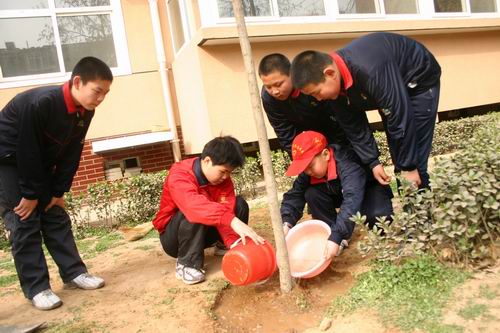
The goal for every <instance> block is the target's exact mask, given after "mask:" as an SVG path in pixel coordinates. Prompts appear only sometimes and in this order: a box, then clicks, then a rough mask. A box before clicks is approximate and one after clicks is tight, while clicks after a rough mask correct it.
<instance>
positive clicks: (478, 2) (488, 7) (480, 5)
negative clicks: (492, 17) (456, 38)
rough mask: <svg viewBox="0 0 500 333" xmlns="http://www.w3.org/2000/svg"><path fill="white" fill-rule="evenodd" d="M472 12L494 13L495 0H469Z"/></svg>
mask: <svg viewBox="0 0 500 333" xmlns="http://www.w3.org/2000/svg"><path fill="white" fill-rule="evenodd" d="M470 11H471V12H472V13H495V12H496V11H497V5H496V1H495V0H470Z"/></svg>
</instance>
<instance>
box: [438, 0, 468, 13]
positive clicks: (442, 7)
mask: <svg viewBox="0 0 500 333" xmlns="http://www.w3.org/2000/svg"><path fill="white" fill-rule="evenodd" d="M434 10H435V12H436V13H461V12H464V11H465V4H464V0H434Z"/></svg>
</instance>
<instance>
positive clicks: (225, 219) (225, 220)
mask: <svg viewBox="0 0 500 333" xmlns="http://www.w3.org/2000/svg"><path fill="white" fill-rule="evenodd" d="M234 216H235V215H234V213H233V212H231V211H228V212H227V213H224V215H222V217H221V219H220V223H221V224H222V225H226V226H228V227H230V226H231V221H232V220H233V218H234Z"/></svg>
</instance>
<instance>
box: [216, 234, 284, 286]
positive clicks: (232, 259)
mask: <svg viewBox="0 0 500 333" xmlns="http://www.w3.org/2000/svg"><path fill="white" fill-rule="evenodd" d="M275 270H276V254H275V252H274V249H273V247H272V246H271V244H269V243H268V242H265V243H264V244H262V245H257V244H255V243H254V242H253V241H252V240H251V239H247V240H246V244H245V245H243V243H239V244H238V245H236V246H234V247H233V248H231V249H230V250H229V251H227V252H226V254H225V255H224V257H223V258H222V272H223V273H224V276H225V277H226V279H227V280H229V282H231V284H233V285H236V286H243V285H247V284H251V283H254V282H257V281H261V280H266V279H268V278H269V277H270V276H271V275H273V273H274V271H275Z"/></svg>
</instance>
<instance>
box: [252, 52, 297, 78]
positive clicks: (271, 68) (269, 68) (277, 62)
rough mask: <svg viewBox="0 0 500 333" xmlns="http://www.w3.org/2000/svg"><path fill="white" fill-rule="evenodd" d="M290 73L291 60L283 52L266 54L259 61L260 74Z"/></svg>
mask: <svg viewBox="0 0 500 333" xmlns="http://www.w3.org/2000/svg"><path fill="white" fill-rule="evenodd" d="M276 71H278V72H280V73H281V74H284V75H286V76H288V75H290V60H288V58H287V57H286V56H284V55H283V54H281V53H272V54H268V55H266V56H265V57H264V58H262V60H261V61H260V63H259V76H261V75H269V74H271V73H272V72H276Z"/></svg>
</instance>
